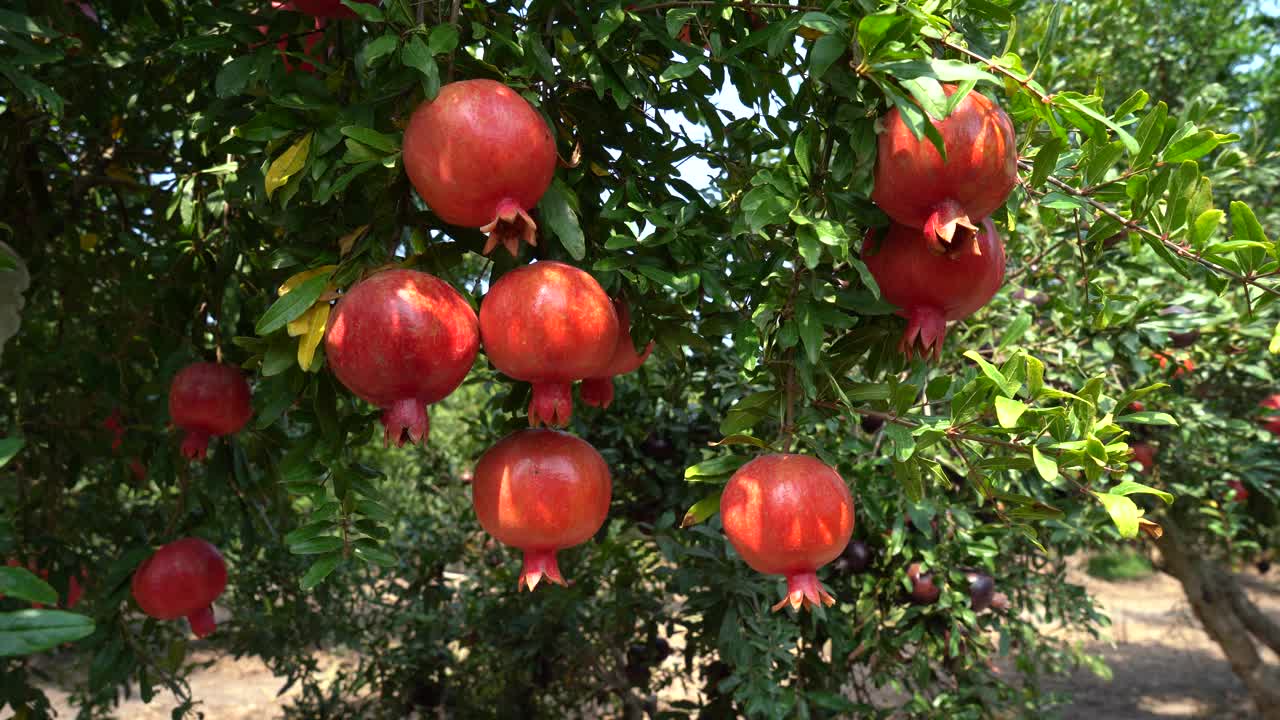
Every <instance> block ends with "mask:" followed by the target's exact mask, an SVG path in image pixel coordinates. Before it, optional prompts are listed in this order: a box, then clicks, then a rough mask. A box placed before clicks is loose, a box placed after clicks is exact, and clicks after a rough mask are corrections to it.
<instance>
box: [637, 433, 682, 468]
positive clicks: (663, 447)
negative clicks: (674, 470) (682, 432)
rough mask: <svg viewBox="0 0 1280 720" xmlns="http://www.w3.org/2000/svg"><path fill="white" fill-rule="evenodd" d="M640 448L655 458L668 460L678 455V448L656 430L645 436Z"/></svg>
mask: <svg viewBox="0 0 1280 720" xmlns="http://www.w3.org/2000/svg"><path fill="white" fill-rule="evenodd" d="M640 449H641V450H643V451H644V454H645V455H648V456H649V457H651V458H653V459H654V460H660V461H666V460H670V459H671V458H674V457H675V456H676V448H675V446H674V445H672V444H671V441H670V440H668V439H666V438H665V437H662V436H661V435H659V434H657V433H655V432H651V433H649V434H648V436H646V437H645V439H644V442H643V443H641V445H640Z"/></svg>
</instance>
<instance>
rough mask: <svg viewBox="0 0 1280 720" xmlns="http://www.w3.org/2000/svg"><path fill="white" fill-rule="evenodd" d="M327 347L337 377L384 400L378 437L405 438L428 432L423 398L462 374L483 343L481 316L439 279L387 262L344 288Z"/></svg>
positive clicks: (433, 398)
mask: <svg viewBox="0 0 1280 720" xmlns="http://www.w3.org/2000/svg"><path fill="white" fill-rule="evenodd" d="M324 349H325V356H326V357H327V358H328V360H329V366H330V367H332V368H333V374H334V375H336V376H337V378H338V380H339V381H341V382H342V384H343V385H345V386H346V387H347V389H348V390H350V391H351V392H353V393H355V394H356V395H358V396H360V397H361V398H363V399H365V400H367V401H369V402H371V403H373V404H374V405H377V406H378V407H380V408H382V426H383V428H384V429H385V432H384V433H383V443H384V444H385V445H389V444H391V442H392V441H395V443H396V445H397V446H403V445H404V443H405V442H406V441H407V442H410V443H417V442H423V441H425V440H426V438H427V432H428V430H429V429H430V425H429V422H428V418H427V409H426V406H427V405H430V404H431V403H434V402H439V401H440V400H442V399H444V398H445V397H446V396H448V395H449V394H450V393H452V392H453V391H454V390H455V389H457V387H458V385H460V384H462V381H463V379H465V378H466V377H467V373H468V372H470V370H471V365H472V363H473V362H475V359H476V352H477V351H478V350H479V349H480V330H479V323H478V322H477V320H476V314H475V311H473V310H472V309H471V306H470V305H469V304H467V301H466V300H465V299H464V298H463V297H462V295H461V294H460V293H459V292H458V291H457V290H454V289H453V287H451V286H450V285H449V284H448V283H446V282H444V281H443V280H441V279H439V278H437V277H435V276H434V275H428V274H427V273H423V272H417V271H415V270H388V271H386V272H381V273H378V274H376V275H373V276H372V277H370V278H368V279H366V280H364V281H362V282H359V283H357V284H356V285H355V286H353V287H352V288H351V289H350V290H348V291H347V292H346V294H345V295H343V296H342V299H341V300H339V301H338V305H337V307H336V308H335V309H334V312H333V317H332V318H330V320H329V330H328V333H327V334H326V335H325V344H324Z"/></svg>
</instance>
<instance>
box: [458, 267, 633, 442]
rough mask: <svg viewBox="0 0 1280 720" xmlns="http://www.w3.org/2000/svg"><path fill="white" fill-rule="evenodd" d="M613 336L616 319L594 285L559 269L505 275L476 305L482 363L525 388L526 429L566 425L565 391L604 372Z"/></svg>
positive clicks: (569, 401) (569, 399) (569, 395)
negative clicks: (529, 393)
mask: <svg viewBox="0 0 1280 720" xmlns="http://www.w3.org/2000/svg"><path fill="white" fill-rule="evenodd" d="M618 334H619V333H618V315H617V313H616V312H615V311H614V309H613V301H612V300H610V299H609V296H608V295H607V294H606V293H605V291H604V289H603V288H601V287H600V283H597V282H596V280H595V278H593V277H591V275H589V274H588V273H586V272H583V271H582V270H579V269H578V268H576V267H573V266H572V265H565V264H564V263H560V262H553V261H545V260H544V261H542V262H538V263H534V264H533V265H525V266H523V267H519V268H516V269H515V270H512V271H511V272H508V273H507V274H505V275H503V276H502V277H501V278H499V279H498V281H497V282H495V283H494V284H493V287H491V288H490V289H489V294H488V295H485V298H484V302H482V303H481V304H480V336H481V337H482V338H483V339H484V350H485V353H486V354H488V356H489V360H490V361H492V362H493V365H494V367H496V368H498V370H499V371H500V372H502V373H503V374H504V375H507V376H508V377H513V378H515V379H517V380H524V381H526V382H530V383H533V399H532V400H531V401H530V402H529V424H530V425H538V424H540V423H541V424H545V425H550V426H554V427H563V426H565V425H567V424H569V418H570V417H571V416H572V415H573V391H572V387H571V386H572V384H573V383H574V381H577V380H581V379H583V378H586V377H591V376H594V375H596V374H598V373H599V371H600V368H602V367H605V366H606V364H607V363H608V362H609V361H610V360H611V359H612V357H613V354H614V352H615V351H616V349H617V346H618Z"/></svg>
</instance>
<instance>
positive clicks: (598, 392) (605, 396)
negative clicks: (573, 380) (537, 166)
mask: <svg viewBox="0 0 1280 720" xmlns="http://www.w3.org/2000/svg"><path fill="white" fill-rule="evenodd" d="M613 309H614V310H615V311H616V312H617V313H618V344H617V347H615V348H614V351H613V357H612V358H610V360H609V364H608V365H607V366H605V370H604V372H603V373H602V374H600V375H599V376H596V377H589V378H587V379H585V380H583V381H582V402H584V403H586V404H588V405H590V406H591V407H599V408H607V407H609V405H610V404H612V403H613V376H614V375H626V374H627V373H629V372H635V371H636V370H638V369H640V366H641V365H643V364H644V361H645V360H646V359H648V357H649V353H651V352H653V342H650V343H649V344H648V345H646V346H645V348H644V352H642V353H639V354H637V353H636V346H635V343H633V342H632V341H631V311H630V310H628V309H627V304H626V303H623V302H617V301H614V304H613Z"/></svg>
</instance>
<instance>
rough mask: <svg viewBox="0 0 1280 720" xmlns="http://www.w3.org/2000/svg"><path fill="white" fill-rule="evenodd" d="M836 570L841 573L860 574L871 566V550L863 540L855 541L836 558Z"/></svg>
mask: <svg viewBox="0 0 1280 720" xmlns="http://www.w3.org/2000/svg"><path fill="white" fill-rule="evenodd" d="M835 566H836V570H837V571H839V572H841V573H860V572H863V571H865V570H866V569H867V568H868V567H870V566H871V548H869V547H867V544H866V543H864V542H862V541H861V540H854V541H853V542H851V543H849V545H848V546H847V547H846V548H845V549H844V552H843V553H841V554H840V557H838V558H836V562H835Z"/></svg>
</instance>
